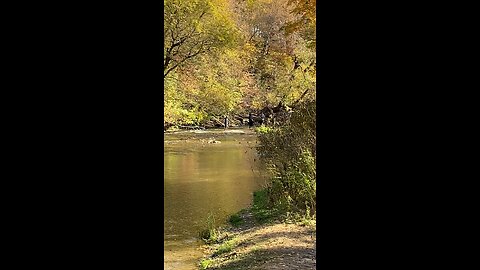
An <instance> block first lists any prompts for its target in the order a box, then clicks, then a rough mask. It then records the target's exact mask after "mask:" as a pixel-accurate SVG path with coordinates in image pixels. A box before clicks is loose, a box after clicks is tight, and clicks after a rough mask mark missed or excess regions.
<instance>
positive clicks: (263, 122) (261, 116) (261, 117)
mask: <svg viewBox="0 0 480 270" xmlns="http://www.w3.org/2000/svg"><path fill="white" fill-rule="evenodd" d="M260 119H261V120H260V125H264V124H265V114H264V113H263V112H262V114H261V115H260Z"/></svg>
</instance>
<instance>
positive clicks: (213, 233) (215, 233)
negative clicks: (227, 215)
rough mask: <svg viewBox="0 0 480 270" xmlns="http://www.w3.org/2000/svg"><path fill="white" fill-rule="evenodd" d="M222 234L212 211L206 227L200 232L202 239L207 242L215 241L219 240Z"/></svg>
mask: <svg viewBox="0 0 480 270" xmlns="http://www.w3.org/2000/svg"><path fill="white" fill-rule="evenodd" d="M219 236H220V231H219V230H218V228H217V225H216V220H215V216H214V215H213V213H210V214H209V215H208V217H207V221H206V228H205V229H204V230H202V231H200V233H199V237H200V239H202V240H203V241H204V242H205V243H207V244H209V243H213V242H216V241H217V240H218V238H219Z"/></svg>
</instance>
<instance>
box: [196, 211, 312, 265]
mask: <svg viewBox="0 0 480 270" xmlns="http://www.w3.org/2000/svg"><path fill="white" fill-rule="evenodd" d="M241 216H242V218H243V219H244V220H245V222H244V223H243V224H242V225H240V226H239V227H237V228H228V229H227V230H226V231H225V232H224V234H225V239H224V240H223V242H222V243H219V244H215V245H210V246H205V247H204V252H205V254H206V256H205V257H204V260H203V266H201V269H217V270H226V269H232V270H233V269H254V270H260V269H262V270H263V269H265V270H266V269H271V270H279V269H315V267H316V228H315V224H309V225H301V224H285V223H278V222H277V223H273V224H267V225H257V224H255V222H254V220H253V217H252V214H251V213H250V212H249V211H246V212H244V213H242V214H241ZM227 242H228V243H227ZM226 246H230V247H231V248H226V249H225V247H226ZM222 247H223V252H219V250H222ZM202 267H203V268H202Z"/></svg>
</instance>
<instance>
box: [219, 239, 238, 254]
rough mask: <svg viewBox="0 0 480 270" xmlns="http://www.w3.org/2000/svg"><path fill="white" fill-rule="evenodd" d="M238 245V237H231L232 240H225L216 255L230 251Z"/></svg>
mask: <svg viewBox="0 0 480 270" xmlns="http://www.w3.org/2000/svg"><path fill="white" fill-rule="evenodd" d="M236 246H237V240H236V239H231V240H228V241H225V242H223V243H222V244H221V245H220V246H219V247H218V248H217V250H216V251H215V253H214V255H220V254H224V253H228V252H230V251H232V249H233V248H234V247H236Z"/></svg>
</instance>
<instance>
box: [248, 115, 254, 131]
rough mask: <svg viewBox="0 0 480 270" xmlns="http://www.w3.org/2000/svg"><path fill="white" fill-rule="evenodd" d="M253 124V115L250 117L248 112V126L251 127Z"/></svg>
mask: <svg viewBox="0 0 480 270" xmlns="http://www.w3.org/2000/svg"><path fill="white" fill-rule="evenodd" d="M252 126H253V117H252V113H249V114H248V128H252Z"/></svg>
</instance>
